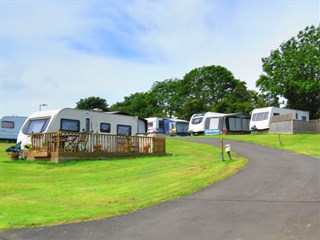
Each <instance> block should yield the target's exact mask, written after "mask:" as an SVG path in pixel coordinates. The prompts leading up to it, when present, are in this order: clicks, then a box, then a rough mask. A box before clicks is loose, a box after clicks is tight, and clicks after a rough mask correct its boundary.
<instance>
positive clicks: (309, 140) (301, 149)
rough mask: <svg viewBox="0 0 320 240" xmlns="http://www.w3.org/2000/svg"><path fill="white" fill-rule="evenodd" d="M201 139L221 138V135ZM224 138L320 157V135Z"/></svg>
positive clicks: (230, 136) (231, 136)
mask: <svg viewBox="0 0 320 240" xmlns="http://www.w3.org/2000/svg"><path fill="white" fill-rule="evenodd" d="M201 137H209V138H221V135H218V136H201ZM222 137H223V138H224V139H230V140H237V141H242V142H250V143H256V144H261V145H265V146H269V147H273V148H278V149H283V150H288V151H292V152H297V153H301V154H306V155H311V156H315V157H320V134H280V135H279V134H248V135H223V136H222Z"/></svg>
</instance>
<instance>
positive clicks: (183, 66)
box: [0, 0, 320, 116]
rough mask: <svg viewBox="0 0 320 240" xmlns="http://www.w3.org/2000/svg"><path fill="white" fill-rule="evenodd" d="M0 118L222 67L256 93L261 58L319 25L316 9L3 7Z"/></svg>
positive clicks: (96, 4) (2, 2)
mask: <svg viewBox="0 0 320 240" xmlns="http://www.w3.org/2000/svg"><path fill="white" fill-rule="evenodd" d="M0 8H1V16H0V18H1V19H0V21H1V30H0V31H1V32H0V37H1V39H0V40H1V51H0V55H1V63H0V67H1V69H0V73H1V81H0V101H1V103H0V116H11V115H18V116H29V115H30V114H32V113H33V112H36V111H39V109H40V105H42V104H46V106H41V110H49V109H57V108H64V107H71V108H74V107H75V106H76V103H77V102H78V101H79V100H80V99H85V98H88V97H91V96H94V97H100V98H103V99H105V100H106V101H107V104H108V105H109V106H110V105H112V104H114V103H116V102H122V101H124V97H126V96H130V95H131V94H134V93H136V92H146V91H149V90H150V89H151V87H152V84H153V83H155V82H161V81H164V80H166V79H171V78H178V79H182V78H183V77H184V75H185V74H187V73H188V72H190V71H191V70H192V69H194V68H198V67H203V66H210V65H220V66H223V67H225V68H227V69H228V70H230V71H231V72H232V73H233V75H234V77H235V78H237V79H239V80H241V81H245V82H246V83H247V87H248V88H249V89H253V90H258V89H257V88H256V86H255V82H256V80H257V79H258V78H259V76H260V75H261V74H262V73H263V72H262V62H261V59H262V58H264V57H268V56H269V55H270V53H271V51H272V50H276V49H278V48H279V47H280V45H281V43H283V42H285V41H287V40H289V39H290V38H292V37H295V36H296V35H297V34H298V33H299V31H301V30H304V29H305V28H306V27H307V26H310V25H318V24H319V22H320V0H301V1H295V0H263V1H259V0H246V1H241V0H238V1H237V0H225V1H223V0H211V1H210V0H203V1H201V0H199V1H197V0H184V1H183V0H171V1H169V0H167V1H166V0H153V1H151V0H144V1H143V0H140V1H134V0H117V1H115V0H114V1H112V0H110V1H107V0H92V1H90V0H81V1H80V0H68V1H67V0H55V1H53V0H29V1H26V0H0Z"/></svg>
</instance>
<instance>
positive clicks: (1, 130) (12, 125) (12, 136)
mask: <svg viewBox="0 0 320 240" xmlns="http://www.w3.org/2000/svg"><path fill="white" fill-rule="evenodd" d="M26 119H27V117H20V116H5V117H2V118H0V140H5V141H10V142H16V141H17V138H18V134H19V131H20V129H21V127H22V125H23V123H24V122H25V120H26Z"/></svg>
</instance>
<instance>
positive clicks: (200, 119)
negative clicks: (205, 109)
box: [191, 117, 203, 124]
mask: <svg viewBox="0 0 320 240" xmlns="http://www.w3.org/2000/svg"><path fill="white" fill-rule="evenodd" d="M202 120H203V117H199V118H194V119H192V121H191V123H192V124H199V123H201V122H202Z"/></svg>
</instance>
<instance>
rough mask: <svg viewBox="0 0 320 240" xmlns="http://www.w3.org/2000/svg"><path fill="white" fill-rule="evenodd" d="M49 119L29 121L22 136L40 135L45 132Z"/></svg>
mask: <svg viewBox="0 0 320 240" xmlns="http://www.w3.org/2000/svg"><path fill="white" fill-rule="evenodd" d="M49 120H50V118H44V119H33V120H29V121H28V123H27V125H26V126H25V127H24V129H23V133H24V134H31V133H42V132H44V131H45V130H46V128H47V126H48V123H49Z"/></svg>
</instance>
